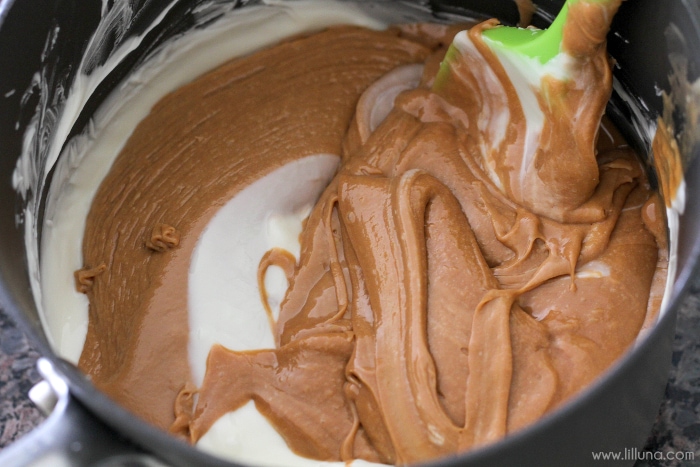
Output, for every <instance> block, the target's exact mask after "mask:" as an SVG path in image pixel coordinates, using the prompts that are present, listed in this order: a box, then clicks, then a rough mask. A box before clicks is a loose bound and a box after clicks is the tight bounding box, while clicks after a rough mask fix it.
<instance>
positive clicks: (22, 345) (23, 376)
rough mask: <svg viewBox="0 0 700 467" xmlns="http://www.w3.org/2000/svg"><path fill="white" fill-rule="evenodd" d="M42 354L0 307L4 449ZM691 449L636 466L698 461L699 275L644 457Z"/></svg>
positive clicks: (34, 416) (28, 407) (30, 409)
mask: <svg viewBox="0 0 700 467" xmlns="http://www.w3.org/2000/svg"><path fill="white" fill-rule="evenodd" d="M38 357H39V355H38V353H37V352H36V350H35V349H34V348H32V345H31V343H30V342H28V340H27V339H26V337H25V336H24V334H23V333H22V332H21V331H20V330H19V329H18V327H17V326H16V325H15V323H13V321H12V320H11V319H10V318H9V317H8V316H7V314H6V313H5V312H4V311H3V310H1V309H0V449H2V448H3V447H4V446H7V445H8V444H10V443H12V442H13V441H14V440H15V439H17V438H19V437H21V436H22V435H23V434H25V433H27V432H28V431H30V430H31V429H32V428H34V427H35V426H36V425H38V424H39V423H41V421H42V420H43V419H44V416H43V415H42V414H41V412H39V410H38V409H37V408H36V407H35V406H34V404H33V403H32V402H31V401H30V400H29V399H28V397H27V393H28V391H29V389H30V388H31V387H32V386H33V385H34V384H35V383H37V382H38V381H39V380H40V377H39V374H38V373H37V371H36V368H35V364H36V360H37V358H38ZM688 452H692V453H694V459H695V460H694V461H668V460H666V461H659V460H643V461H637V463H636V464H635V467H647V466H664V467H666V466H668V467H676V466H678V467H686V466H700V275H698V276H697V277H696V278H695V279H694V280H693V284H692V286H691V290H690V294H689V296H688V297H687V298H686V300H685V302H684V304H683V305H682V306H681V308H680V311H679V315H678V323H677V326H676V338H675V342H674V347H673V368H672V370H671V373H670V375H669V382H668V386H667V387H666V395H665V398H664V401H663V402H662V404H661V407H660V409H659V416H658V418H657V420H656V424H655V425H654V427H653V428H652V430H651V432H650V434H649V438H648V439H647V442H646V446H645V448H644V452H643V453H641V454H640V456H643V457H644V458H645V459H646V458H652V457H657V458H658V457H660V456H662V455H666V454H667V453H688ZM647 453H648V454H647ZM620 465H625V464H624V463H622V462H621V463H620Z"/></svg>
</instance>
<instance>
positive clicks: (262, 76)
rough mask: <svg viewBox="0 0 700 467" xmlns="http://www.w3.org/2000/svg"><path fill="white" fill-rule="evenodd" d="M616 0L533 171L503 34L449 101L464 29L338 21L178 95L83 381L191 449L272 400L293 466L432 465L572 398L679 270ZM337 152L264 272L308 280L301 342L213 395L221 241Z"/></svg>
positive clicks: (155, 115) (125, 209)
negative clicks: (617, 84)
mask: <svg viewBox="0 0 700 467" xmlns="http://www.w3.org/2000/svg"><path fill="white" fill-rule="evenodd" d="M575 5H580V4H575ZM616 7H617V5H615V6H612V7H611V6H608V7H600V8H608V9H609V11H604V12H601V10H599V9H598V10H596V9H595V8H593V9H590V8H589V9H583V8H580V9H579V10H580V11H578V10H572V12H571V13H570V17H577V18H580V21H572V22H571V23H572V24H571V25H568V26H567V28H568V29H567V30H566V33H565V37H564V50H566V51H568V52H569V53H570V54H571V55H572V56H573V57H574V58H575V76H576V79H574V80H570V81H565V82H562V81H557V80H554V79H552V80H549V81H546V82H545V83H543V92H542V94H541V95H547V96H548V98H547V99H545V98H542V99H540V106H541V108H542V110H543V112H544V113H545V123H544V128H543V131H542V135H541V138H540V141H539V148H538V150H537V152H536V154H535V157H534V160H532V161H529V162H526V161H523V156H522V155H523V152H524V146H525V144H526V141H525V134H526V121H525V114H524V111H523V109H522V107H521V105H520V102H519V100H518V97H517V94H516V92H515V88H514V87H513V85H512V83H510V81H509V80H508V78H507V76H506V74H505V72H504V69H503V67H502V66H501V65H500V62H498V60H497V59H496V57H495V55H494V54H493V53H492V52H491V51H490V49H489V48H488V47H486V45H485V44H484V42H483V41H482V39H481V35H480V31H481V29H482V28H488V27H492V26H493V25H494V23H493V22H487V23H484V24H481V25H479V26H476V27H474V28H472V29H471V31H470V33H469V36H470V39H471V41H472V42H473V44H474V47H475V48H474V51H473V53H472V54H471V55H467V56H465V57H461V58H459V57H457V58H456V59H454V60H448V61H447V62H446V63H445V64H444V66H449V67H451V70H450V72H449V73H441V75H440V76H441V78H440V79H439V80H438V82H437V83H435V76H436V74H437V72H438V69H439V66H440V62H441V61H442V60H443V57H444V55H445V52H446V50H447V46H448V45H449V44H450V43H451V40H452V37H453V36H454V34H455V33H456V32H457V31H458V28H454V27H444V26H437V25H408V26H400V27H393V28H390V29H389V30H387V31H381V32H378V31H371V30H366V29H361V28H357V27H334V28H330V29H328V30H325V31H322V32H319V33H316V34H312V35H309V36H303V37H297V38H294V39H291V40H289V41H287V42H285V43H282V44H280V45H278V46H275V47H273V48H270V49H267V50H264V51H261V52H259V53H256V54H253V55H252V56H249V57H245V58H241V59H237V60H234V61H232V62H230V63H228V64H226V65H224V66H222V67H220V68H219V69H217V70H215V71H213V72H211V73H208V74H206V75H205V76H203V77H201V78H199V79H198V80H196V81H194V82H193V83H191V84H189V85H187V86H184V87H182V88H181V89H179V90H178V91H176V92H174V93H172V94H170V95H169V96H167V97H165V98H164V99H163V100H162V101H161V102H160V103H159V104H158V105H157V106H156V107H155V108H154V109H153V110H152V112H151V114H150V115H149V116H148V117H147V118H146V119H145V120H144V121H143V122H142V123H141V124H140V125H139V126H138V128H137V129H136V131H135V132H134V134H133V135H132V136H131V138H130V139H129V141H128V142H127V144H126V146H125V148H124V149H123V151H122V153H121V154H120V156H119V158H118V159H117V160H116V162H115V164H114V166H113V167H112V169H111V172H110V173H109V175H108V176H107V178H106V179H105V180H104V182H103V183H102V185H101V188H100V190H99V192H98V193H97V196H96V198H95V200H94V202H93V205H92V210H91V212H90V215H89V218H88V224H87V228H86V232H85V239H84V248H83V254H84V261H85V269H84V270H82V271H80V277H79V278H78V282H79V284H80V286H81V288H82V290H83V291H84V292H85V293H87V295H88V297H89V300H90V321H89V330H88V336H87V341H86V344H85V347H84V351H83V354H82V357H81V359H80V367H81V368H82V369H83V370H84V371H86V372H87V373H88V374H89V375H90V376H91V377H92V378H93V380H94V382H95V384H96V385H97V386H98V387H99V388H100V389H102V390H103V391H105V392H106V393H107V394H109V395H110V396H111V397H113V398H114V399H115V400H116V401H118V402H119V403H121V404H123V405H124V406H125V407H127V408H128V409H130V410H133V411H134V412H136V413H137V414H139V415H140V416H141V417H143V418H144V419H146V420H148V421H150V422H151V423H153V424H155V425H157V426H160V427H162V428H164V429H171V430H172V431H174V432H177V433H179V434H182V435H185V436H189V437H191V439H192V441H196V440H197V439H198V438H200V437H201V436H202V435H203V434H204V433H205V432H206V431H207V429H208V428H209V427H210V426H211V425H212V424H213V423H214V422H215V421H216V420H217V419H218V418H219V417H220V416H221V415H223V414H224V413H226V412H228V411H231V410H235V409H237V408H239V407H241V406H242V405H244V404H245V403H247V402H248V401H250V400H251V399H252V400H253V401H255V404H256V406H257V408H258V410H260V411H261V412H262V413H263V414H264V415H265V416H266V417H267V418H268V419H269V420H270V422H271V423H272V424H273V426H274V427H275V428H276V429H277V430H278V431H279V433H280V434H281V435H282V436H283V437H284V438H285V440H286V441H287V443H288V444H289V446H290V447H291V448H292V449H293V450H294V451H295V452H297V453H299V454H301V455H303V456H308V457H312V458H317V459H325V460H349V459H354V458H362V459H367V460H371V461H379V462H385V463H398V464H405V463H411V462H417V461H423V460H426V459H431V458H434V457H437V456H442V455H446V454H450V453H455V452H458V451H463V450H467V449H470V448H473V447H475V446H479V445H482V444H484V443H488V442H492V441H494V440H497V439H499V438H500V437H502V436H504V435H505V434H506V433H509V432H512V431H514V430H517V429H519V428H521V427H523V426H525V425H527V424H529V423H531V422H533V421H534V420H536V419H537V418H539V417H540V416H542V415H543V414H544V413H546V412H547V411H549V410H551V409H552V408H554V407H556V406H558V405H559V404H561V403H562V401H565V400H566V399H568V398H569V397H570V396H571V395H573V394H575V393H576V392H577V391H579V390H580V389H581V388H582V387H584V386H585V385H587V384H589V383H590V382H591V381H592V380H593V379H594V378H596V377H597V376H598V375H600V374H601V372H603V371H604V370H605V369H606V368H608V367H609V366H610V364H611V363H612V362H613V361H615V360H616V359H617V358H618V357H619V356H620V355H621V354H622V353H623V352H624V351H625V350H626V349H628V348H629V347H630V346H631V345H632V344H633V343H634V341H635V339H636V337H637V335H638V333H639V332H640V330H641V329H642V328H643V327H644V326H647V325H649V323H651V322H652V320H653V318H654V316H655V314H656V312H657V311H658V308H659V303H660V297H661V293H662V289H663V285H664V284H663V283H664V278H665V275H664V274H665V267H666V261H667V253H666V252H667V239H666V229H665V215H664V204H663V201H661V199H660V197H659V195H658V194H657V193H655V192H654V191H653V190H651V188H650V186H649V183H648V181H647V179H646V176H645V172H644V170H643V168H642V166H641V165H640V163H639V162H638V158H637V157H636V155H635V154H634V152H633V151H632V150H631V149H630V148H629V147H628V146H627V144H626V143H625V141H624V140H623V139H622V138H621V136H620V135H619V133H618V131H617V130H616V129H615V127H614V126H613V125H612V124H611V123H610V122H609V121H608V120H606V119H605V118H603V119H602V122H601V117H602V115H603V113H604V110H605V105H606V103H607V101H608V99H609V97H610V93H611V73H610V63H609V59H608V57H607V55H606V51H605V33H606V32H607V28H608V25H609V22H605V21H603V22H602V24H601V21H600V19H601V18H602V17H603V16H604V15H603V14H602V13H605V14H607V15H610V17H611V16H612V14H613V13H614V11H615V9H616ZM572 8H574V7H572ZM477 59H478V60H477ZM493 77H495V79H492V78H493ZM396 82H398V83H408V84H407V85H406V87H415V89H408V90H406V91H405V92H403V93H401V94H400V95H399V96H398V97H397V98H396V99H395V102H394V106H393V109H391V110H390V111H389V109H386V111H384V112H380V113H381V114H382V117H383V116H384V115H383V114H385V113H388V115H386V117H385V118H384V119H383V121H382V120H381V118H377V117H376V112H377V111H378V110H377V107H376V106H375V104H376V103H377V101H378V100H379V99H378V98H377V96H380V95H381V94H382V91H383V90H386V89H387V88H389V87H391V85H392V83H396ZM485 83H487V84H485ZM498 115H506V120H502V119H500V120H499V119H498V118H496V117H497V116H498ZM489 118H490V119H491V120H492V121H500V122H501V123H505V131H504V130H503V126H502V125H501V127H499V128H495V127H493V125H489V123H490V121H489ZM491 123H492V122H491ZM599 128H600V131H599ZM503 131H504V135H505V136H504V138H503V139H502V140H499V138H498V136H497V135H498V133H499V132H503ZM318 153H334V154H339V155H341V156H342V163H341V167H340V169H339V171H338V173H337V175H336V177H335V178H334V179H333V181H332V182H331V183H330V185H329V186H328V187H327V189H326V190H325V192H324V193H323V194H322V196H321V198H320V199H319V201H318V203H317V205H316V207H315V208H314V210H313V212H312V213H311V215H310V216H309V218H308V219H307V221H306V223H305V228H304V231H303V233H302V235H301V238H300V240H301V245H302V249H301V257H300V259H299V261H298V262H295V260H294V259H293V257H291V255H290V254H288V253H287V252H284V251H278V250H273V251H271V252H269V254H268V255H266V256H265V258H264V259H262V261H261V268H260V277H263V276H264V274H265V270H266V268H267V266H269V265H270V264H276V265H280V266H282V267H283V268H284V269H285V270H286V271H287V274H288V276H289V282H290V285H289V289H288V291H287V295H286V298H285V300H284V302H283V303H282V306H281V311H280V316H279V319H278V320H277V321H276V322H274V321H273V323H272V324H273V326H272V327H273V332H274V335H275V339H276V343H277V347H276V348H274V349H264V350H259V351H250V352H234V351H230V350H227V349H225V348H223V347H221V346H217V347H214V348H212V350H211V353H210V355H209V360H208V365H207V373H206V376H205V381H204V384H203V386H202V387H201V388H195V387H194V386H193V385H192V383H191V376H190V370H189V367H188V357H187V340H188V325H187V279H188V268H189V264H190V258H191V255H192V251H193V248H194V246H195V244H196V242H197V239H198V238H199V236H200V234H201V233H202V231H203V229H204V228H205V227H206V225H207V223H208V222H209V221H210V220H211V219H212V217H213V216H214V214H215V213H216V211H217V209H218V208H220V207H221V206H222V205H223V204H224V203H226V202H227V201H228V200H229V199H231V198H232V197H233V196H234V195H235V194H236V193H237V192H239V191H240V190H242V189H243V188H244V187H245V186H247V185H248V184H250V183H251V182H252V181H254V180H256V179H258V178H260V177H262V176H264V175H266V174H268V173H270V172H271V171H273V170H274V169H276V168H278V167H280V166H282V165H283V164H285V163H288V162H290V161H293V160H295V159H298V158H302V157H305V156H309V155H313V154H318ZM659 278H661V279H659ZM652 285H654V287H652ZM263 295H264V294H263ZM195 391H198V392H199V400H198V403H197V405H196V407H194V408H193V407H192V406H193V398H192V395H193V394H194V392H195ZM173 407H176V409H175V410H173Z"/></svg>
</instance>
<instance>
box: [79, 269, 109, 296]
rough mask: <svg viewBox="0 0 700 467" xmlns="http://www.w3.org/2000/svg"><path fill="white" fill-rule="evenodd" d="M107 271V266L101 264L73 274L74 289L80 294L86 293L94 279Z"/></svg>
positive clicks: (90, 288)
mask: <svg viewBox="0 0 700 467" xmlns="http://www.w3.org/2000/svg"><path fill="white" fill-rule="evenodd" d="M106 270H107V265H106V264H104V263H102V264H100V265H99V266H96V267H94V268H89V267H84V268H82V269H78V270H77V271H75V273H73V275H74V276H75V289H76V290H77V291H78V292H80V293H84V294H86V293H88V292H90V291H91V290H92V286H93V285H94V284H95V278H96V277H97V276H99V275H100V274H102V273H103V272H105V271H106Z"/></svg>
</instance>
